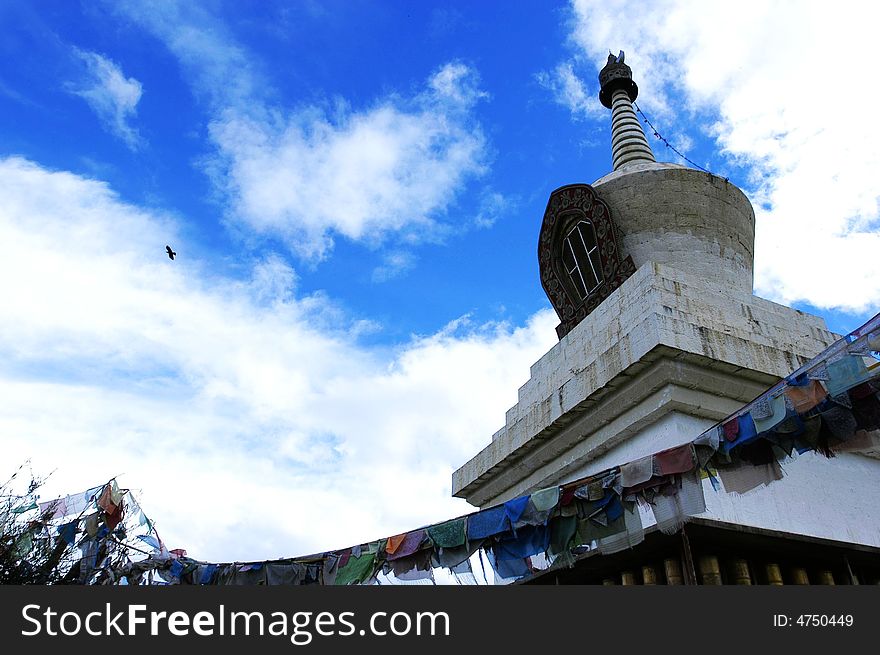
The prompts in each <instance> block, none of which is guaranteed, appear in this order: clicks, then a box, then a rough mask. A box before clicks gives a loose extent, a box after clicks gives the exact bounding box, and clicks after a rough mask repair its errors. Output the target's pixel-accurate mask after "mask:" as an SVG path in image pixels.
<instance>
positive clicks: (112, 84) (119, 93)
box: [70, 48, 143, 150]
mask: <svg viewBox="0 0 880 655" xmlns="http://www.w3.org/2000/svg"><path fill="white" fill-rule="evenodd" d="M74 52H75V53H76V56H77V57H78V58H79V59H81V60H82V61H83V63H84V64H85V66H86V76H85V78H84V79H83V80H81V81H79V82H77V83H73V84H71V86H70V88H71V90H72V92H73V93H75V94H76V95H78V96H80V97H81V98H83V99H84V100H85V101H86V102H87V103H88V105H89V107H91V108H92V111H94V112H95V113H96V114H97V115H98V118H100V119H101V122H103V123H104V125H105V127H106V128H107V129H108V130H109V131H110V132H111V133H113V134H114V135H116V136H117V137H119V138H120V139H122V140H123V141H125V143H126V145H127V146H128V147H129V148H131V149H132V150H136V149H137V148H138V147H139V146H140V145H141V142H142V140H141V137H140V135H139V134H138V131H137V130H136V129H135V128H133V127H132V126H131V125H130V123H129V121H130V120H131V119H132V118H134V116H135V115H136V114H137V104H138V102H139V101H140V99H141V95H142V94H143V87H142V86H141V83H140V82H138V81H137V80H136V79H135V78H133V77H128V78H126V77H125V75H124V74H123V72H122V70H121V69H120V68H119V66H118V65H117V64H116V63H114V62H113V61H111V60H110V59H107V58H106V57H104V56H102V55H99V54H97V53H95V52H86V51H83V50H79V49H76V48H75V49H74Z"/></svg>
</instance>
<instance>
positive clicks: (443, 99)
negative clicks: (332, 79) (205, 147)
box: [211, 64, 486, 259]
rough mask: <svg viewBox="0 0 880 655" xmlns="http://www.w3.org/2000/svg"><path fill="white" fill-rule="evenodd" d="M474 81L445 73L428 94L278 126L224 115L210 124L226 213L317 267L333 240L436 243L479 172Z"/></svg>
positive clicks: (311, 113)
mask: <svg viewBox="0 0 880 655" xmlns="http://www.w3.org/2000/svg"><path fill="white" fill-rule="evenodd" d="M480 95H481V93H480V92H479V91H478V89H477V86H476V74H475V73H474V71H472V70H471V69H468V68H467V67H464V66H462V65H460V64H447V65H445V66H443V67H442V68H440V70H439V71H438V72H436V73H435V74H434V75H432V76H431V77H430V78H429V80H428V83H427V89H426V90H425V91H424V92H422V93H420V94H418V95H417V96H415V97H413V98H409V99H404V98H399V97H393V96H392V97H389V98H386V99H384V100H381V101H379V102H378V103H377V104H376V105H374V106H373V107H371V108H369V109H365V110H362V111H352V110H350V109H347V108H341V109H338V111H337V113H336V115H335V116H334V117H333V118H330V117H328V116H327V115H326V114H325V113H324V112H322V111H320V110H318V109H317V108H315V107H309V108H307V109H303V110H300V111H297V112H294V113H292V114H290V115H289V116H288V117H287V118H286V119H285V120H284V121H283V124H281V125H280V126H279V125H276V124H274V123H273V122H270V121H264V120H257V119H253V118H250V117H248V116H247V115H244V114H242V113H241V112H239V111H237V110H230V111H227V112H225V113H224V114H223V116H222V117H221V118H218V119H217V120H215V121H214V122H212V124H211V135H212V138H213V139H214V141H215V143H216V144H217V145H218V147H219V150H220V157H221V161H222V164H221V168H222V169H223V170H224V171H225V175H224V178H223V179H224V180H225V184H226V186H227V188H228V189H229V190H230V192H231V197H232V206H233V213H234V216H235V217H236V219H237V220H240V221H243V222H244V224H245V225H246V226H247V227H248V228H250V229H251V230H254V231H256V232H257V233H262V234H272V235H280V236H281V237H282V238H284V239H285V240H286V242H287V243H288V244H289V245H290V246H291V248H293V249H294V250H295V251H296V252H297V253H299V254H300V255H302V256H303V257H306V258H317V259H320V258H321V257H323V256H324V255H326V253H327V251H328V249H329V248H330V247H331V245H332V242H333V236H334V235H336V234H339V235H343V236H345V237H347V238H349V239H353V240H362V241H365V242H367V243H368V244H371V245H378V244H380V243H382V242H383V241H385V240H386V238H387V237H388V236H389V234H390V233H397V237H398V238H399V239H401V240H403V241H408V242H413V241H419V240H424V239H425V238H435V237H436V236H437V235H438V234H440V233H442V232H443V230H444V227H443V224H442V221H440V220H438V219H440V218H441V217H442V216H443V214H444V212H445V211H446V210H447V208H448V207H449V206H450V204H451V203H452V202H453V201H454V199H455V196H456V193H457V192H458V191H459V190H460V189H461V188H462V187H463V185H464V184H465V182H466V181H467V180H468V179H469V178H471V177H473V176H476V175H479V174H481V173H482V172H483V170H484V160H485V147H486V144H485V139H484V137H483V135H482V132H481V130H480V128H479V126H478V125H476V124H475V123H474V122H473V120H472V119H471V117H470V115H469V109H470V107H471V106H472V105H473V103H474V102H475V101H476V100H477V99H478V98H479V97H480Z"/></svg>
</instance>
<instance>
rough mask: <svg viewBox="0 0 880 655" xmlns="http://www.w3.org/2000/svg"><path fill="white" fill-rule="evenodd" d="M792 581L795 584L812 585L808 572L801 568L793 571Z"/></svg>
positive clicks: (797, 567)
mask: <svg viewBox="0 0 880 655" xmlns="http://www.w3.org/2000/svg"><path fill="white" fill-rule="evenodd" d="M791 579H792V582H793V583H794V584H810V578H809V576H808V575H807V570H806V569H805V568H801V567H799V566H796V567H795V568H793V569H792V570H791Z"/></svg>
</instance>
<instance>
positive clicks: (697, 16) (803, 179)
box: [571, 0, 880, 311]
mask: <svg viewBox="0 0 880 655" xmlns="http://www.w3.org/2000/svg"><path fill="white" fill-rule="evenodd" d="M878 20H880V8H878V7H876V6H874V5H863V6H860V9H859V14H858V19H857V20H853V17H852V15H848V14H846V13H841V12H838V11H835V9H834V8H833V7H830V6H828V5H826V4H822V3H817V2H808V3H799V4H798V5H797V10H796V11H794V10H793V8H792V5H790V4H788V3H784V2H774V3H769V2H766V3H764V2H762V3H756V4H750V5H749V9H748V11H744V10H743V9H742V7H740V6H738V5H736V4H734V3H722V2H718V3H706V2H695V1H692V0H666V1H664V2H657V3H650V4H648V5H645V6H643V7H640V8H639V11H632V8H631V7H629V6H628V5H625V4H619V3H605V2H593V1H591V0H575V1H574V2H573V22H572V35H571V36H572V39H573V41H574V42H575V43H576V44H577V45H578V48H579V49H580V51H581V52H582V53H583V54H585V55H586V56H587V57H588V58H589V60H590V61H594V62H596V64H597V67H598V66H601V65H602V64H603V63H604V61H605V58H606V56H607V54H608V50H609V48H610V49H612V50H614V51H615V52H616V51H617V49H624V50H625V51H626V54H627V63H628V64H630V65H631V66H632V67H633V70H634V73H635V75H636V77H637V81H638V84H639V88H640V100H639V102H640V104H641V105H642V106H643V107H650V108H651V110H652V112H654V113H655V114H657V115H660V116H664V117H665V118H663V120H664V122H665V124H666V125H667V126H668V127H667V129H665V130H662V131H663V132H664V135H665V136H667V137H668V138H670V139H672V135H673V134H674V132H675V130H676V129H682V128H681V124H682V122H683V121H684V119H683V118H682V117H681V113H682V112H685V113H686V114H687V115H688V120H690V118H691V117H692V116H698V117H700V118H705V116H707V115H708V116H712V117H713V119H712V120H711V121H710V123H709V124H706V125H704V127H705V128H706V129H707V130H709V131H710V132H711V133H712V134H713V135H714V137H715V138H716V139H717V143H718V146H719V147H720V149H721V151H722V152H723V153H724V154H726V155H728V156H729V157H730V158H731V159H732V160H734V161H736V162H737V163H740V164H743V165H745V166H747V167H748V168H749V170H750V171H751V176H750V179H749V180H747V182H746V184H745V185H744V186H745V190H746V191H747V193H748V195H749V196H750V198H751V200H752V203H753V204H754V205H755V209H756V214H757V228H756V229H757V236H756V246H755V249H756V250H755V288H756V292H757V293H759V294H760V295H763V296H766V297H769V298H771V299H774V300H777V301H780V302H784V303H787V304H790V303H793V302H799V301H806V302H809V303H811V304H813V305H815V306H818V307H821V308H829V309H843V310H849V311H867V310H869V309H871V308H876V306H877V305H878V304H880V268H878V266H877V265H876V256H875V255H872V253H876V252H877V249H878V247H880V233H878V230H877V228H878V218H880V216H878V198H880V178H878V177H877V175H876V171H877V170H880V132H878V131H877V130H876V129H873V128H871V127H870V124H869V122H868V121H870V116H869V112H870V108H871V107H873V106H874V105H876V104H877V100H878V99H880V91H878V90H877V88H876V87H875V86H872V85H870V84H865V83H864V80H865V79H866V78H865V76H866V75H868V76H870V74H871V71H873V70H874V69H875V68H876V66H877V64H878V55H877V51H876V48H875V47H874V43H875V40H876V35H875V30H874V25H875V24H876V23H877V21H878ZM817 43H821V44H822V47H821V48H818V47H816V44H817ZM676 114H678V116H679V117H678V118H677V119H676V118H674V117H675V115H676ZM675 121H677V125H676V122H675Z"/></svg>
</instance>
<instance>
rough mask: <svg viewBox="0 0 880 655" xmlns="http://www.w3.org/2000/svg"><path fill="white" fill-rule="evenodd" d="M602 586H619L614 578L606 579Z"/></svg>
mask: <svg viewBox="0 0 880 655" xmlns="http://www.w3.org/2000/svg"><path fill="white" fill-rule="evenodd" d="M602 584H603V585H604V586H606V587H613V586H615V585H616V584H617V580H615V579H614V578H605V579H603V580H602Z"/></svg>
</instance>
